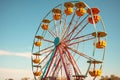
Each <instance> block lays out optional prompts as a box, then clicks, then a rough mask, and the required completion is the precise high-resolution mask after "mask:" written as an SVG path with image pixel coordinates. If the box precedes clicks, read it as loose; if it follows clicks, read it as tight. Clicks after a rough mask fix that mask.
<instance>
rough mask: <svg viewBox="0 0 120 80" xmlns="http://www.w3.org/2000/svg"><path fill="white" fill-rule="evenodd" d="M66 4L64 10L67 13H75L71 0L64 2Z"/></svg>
mask: <svg viewBox="0 0 120 80" xmlns="http://www.w3.org/2000/svg"><path fill="white" fill-rule="evenodd" d="M64 6H65V7H66V9H65V10H64V12H65V14H66V15H71V14H72V13H73V6H74V5H73V4H72V3H71V2H66V3H65V4H64Z"/></svg>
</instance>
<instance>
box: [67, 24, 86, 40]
mask: <svg viewBox="0 0 120 80" xmlns="http://www.w3.org/2000/svg"><path fill="white" fill-rule="evenodd" d="M87 24H88V23H86V24H85V25H84V26H83V27H82V28H81V29H80V30H79V31H78V32H77V33H76V34H75V36H74V37H73V38H75V37H76V36H77V35H78V34H79V33H80V32H81V31H82V30H83V29H84V28H85V27H86V26H87ZM73 34H74V32H73V33H72V35H73ZM72 35H71V36H70V38H69V39H71V37H72Z"/></svg>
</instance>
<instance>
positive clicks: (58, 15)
mask: <svg viewBox="0 0 120 80" xmlns="http://www.w3.org/2000/svg"><path fill="white" fill-rule="evenodd" d="M52 12H53V13H54V14H53V19H54V20H60V19H61V10H60V9H57V8H54V9H53V10H52Z"/></svg>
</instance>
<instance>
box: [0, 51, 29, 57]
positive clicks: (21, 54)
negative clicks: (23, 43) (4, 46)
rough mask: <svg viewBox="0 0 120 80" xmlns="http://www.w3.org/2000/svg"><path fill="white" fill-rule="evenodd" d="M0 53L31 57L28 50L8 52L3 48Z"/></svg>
mask: <svg viewBox="0 0 120 80" xmlns="http://www.w3.org/2000/svg"><path fill="white" fill-rule="evenodd" d="M0 55H6V56H9V55H12V56H19V57H26V58H31V53H30V52H23V53H19V52H10V51H5V50H0Z"/></svg>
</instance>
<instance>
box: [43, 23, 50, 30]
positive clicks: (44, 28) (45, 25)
mask: <svg viewBox="0 0 120 80" xmlns="http://www.w3.org/2000/svg"><path fill="white" fill-rule="evenodd" d="M41 27H42V29H43V30H48V29H49V25H48V24H45V23H44V24H43V25H42V26H41Z"/></svg>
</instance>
